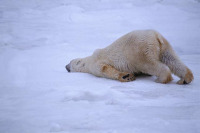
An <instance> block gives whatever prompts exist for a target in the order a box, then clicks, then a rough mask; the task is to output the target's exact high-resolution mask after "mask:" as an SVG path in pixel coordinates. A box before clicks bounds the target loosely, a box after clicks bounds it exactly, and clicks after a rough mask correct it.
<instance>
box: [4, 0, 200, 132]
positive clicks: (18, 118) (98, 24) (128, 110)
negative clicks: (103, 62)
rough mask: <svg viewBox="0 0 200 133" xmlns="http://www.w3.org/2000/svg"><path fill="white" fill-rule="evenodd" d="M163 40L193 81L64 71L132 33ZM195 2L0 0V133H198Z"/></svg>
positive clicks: (199, 34) (199, 18) (199, 60)
mask: <svg viewBox="0 0 200 133" xmlns="http://www.w3.org/2000/svg"><path fill="white" fill-rule="evenodd" d="M137 29H155V30H157V31H158V32H160V33H161V34H163V36H165V37H166V38H167V39H168V41H169V42H170V43H171V45H172V47H173V48H174V49H175V51H176V52H177V54H178V55H179V57H180V58H181V60H182V61H183V62H184V63H185V64H186V65H187V66H188V67H189V68H190V69H191V70H192V71H193V74H194V81H193V82H192V83H191V84H189V85H177V84H176V81H177V80H178V78H177V77H176V76H173V78H174V80H173V81H172V82H171V83H169V84H166V85H163V84H159V83H155V82H154V80H155V79H156V77H154V76H152V77H146V76H141V77H137V79H136V80H135V81H133V82H128V83H121V82H119V81H114V80H110V79H105V78H98V77H95V76H93V75H90V74H84V73H68V72H67V71H66V70H65V65H66V64H68V63H69V62H70V60H72V59H74V58H78V57H85V56H88V55H91V54H92V53H93V51H94V50H95V49H97V48H104V47H106V46H108V45H109V44H111V43H112V42H113V41H114V40H116V39H117V38H119V37H120V36H122V35H123V34H126V33H128V32H130V31H132V30H137ZM199 50H200V1H199V0H180V1H178V0H177V1H175V0H143V1H141V0H71V1H69V0H0V132H1V133H48V132H60V133H199V132H200V126H199V123H200V70H199V69H200V51H199Z"/></svg>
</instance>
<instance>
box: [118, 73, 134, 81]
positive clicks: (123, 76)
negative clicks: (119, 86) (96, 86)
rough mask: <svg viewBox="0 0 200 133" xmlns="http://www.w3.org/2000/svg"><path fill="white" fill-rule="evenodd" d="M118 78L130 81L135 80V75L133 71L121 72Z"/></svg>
mask: <svg viewBox="0 0 200 133" xmlns="http://www.w3.org/2000/svg"><path fill="white" fill-rule="evenodd" d="M118 80H119V81H121V82H129V81H133V80H135V76H134V75H133V74H131V73H120V74H119V78H118Z"/></svg>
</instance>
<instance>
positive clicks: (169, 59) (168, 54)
mask: <svg viewBox="0 0 200 133" xmlns="http://www.w3.org/2000/svg"><path fill="white" fill-rule="evenodd" d="M157 39H158V41H159V43H160V49H161V52H160V61H161V62H163V63H164V64H166V65H167V66H168V67H169V69H170V70H171V71H172V73H174V74H175V75H177V76H178V77H180V80H179V81H178V82H177V83H178V84H189V83H190V82H191V81H192V80H193V79H194V77H193V74H192V72H191V70H190V69H189V68H188V67H187V66H186V65H185V64H184V63H183V62H182V61H181V60H180V59H179V58H178V56H177V55H176V53H175V52H174V50H173V49H172V47H171V46H170V44H169V43H168V41H167V40H166V39H165V38H164V37H163V36H162V35H161V34H159V33H157Z"/></svg>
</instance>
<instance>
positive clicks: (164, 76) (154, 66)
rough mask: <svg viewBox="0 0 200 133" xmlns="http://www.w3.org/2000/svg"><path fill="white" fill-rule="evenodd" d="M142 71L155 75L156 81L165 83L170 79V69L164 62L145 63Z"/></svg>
mask: <svg viewBox="0 0 200 133" xmlns="http://www.w3.org/2000/svg"><path fill="white" fill-rule="evenodd" d="M147 67H148V68H147V69H145V71H144V73H147V74H150V75H154V76H157V79H156V82H158V83H163V84H166V83H168V82H170V81H172V79H173V78H172V76H171V71H170V69H169V67H168V66H166V65H165V64H163V63H161V62H159V61H155V62H153V63H150V64H148V65H147Z"/></svg>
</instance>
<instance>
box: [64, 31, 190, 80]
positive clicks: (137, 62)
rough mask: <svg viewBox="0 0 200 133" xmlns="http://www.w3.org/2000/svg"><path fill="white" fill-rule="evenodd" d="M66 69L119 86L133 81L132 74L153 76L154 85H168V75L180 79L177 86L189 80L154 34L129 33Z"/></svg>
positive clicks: (169, 49)
mask: <svg viewBox="0 0 200 133" xmlns="http://www.w3.org/2000/svg"><path fill="white" fill-rule="evenodd" d="M66 68H67V70H68V71H71V72H85V73H91V74H93V75H95V76H99V77H105V78H111V79H116V80H120V81H122V82H126V81H132V80H134V79H135V77H134V74H136V73H144V74H149V75H154V76H157V77H158V78H157V80H156V82H160V83H168V82H170V81H171V80H172V77H171V72H172V73H174V74H175V75H177V76H178V77H180V80H179V81H178V82H177V83H178V84H187V83H190V82H191V81H192V80H193V74H192V72H191V71H190V69H189V68H188V67H186V66H185V65H184V64H183V63H182V62H181V61H180V59H179V58H178V57H177V55H176V54H175V52H174V51H173V49H172V47H171V46H170V44H169V43H168V42H167V40H166V39H165V38H164V37H163V36H162V35H161V34H159V33H158V32H156V31H154V30H137V31H133V32H130V33H128V34H126V35H124V36H122V37H120V38H119V39H117V40H116V41H115V42H113V43H112V44H111V45H109V46H108V47H106V48H103V49H98V50H96V51H95V52H94V53H93V55H91V56H88V57H86V58H79V59H75V60H72V61H71V62H70V64H68V65H67V66H66Z"/></svg>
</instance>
